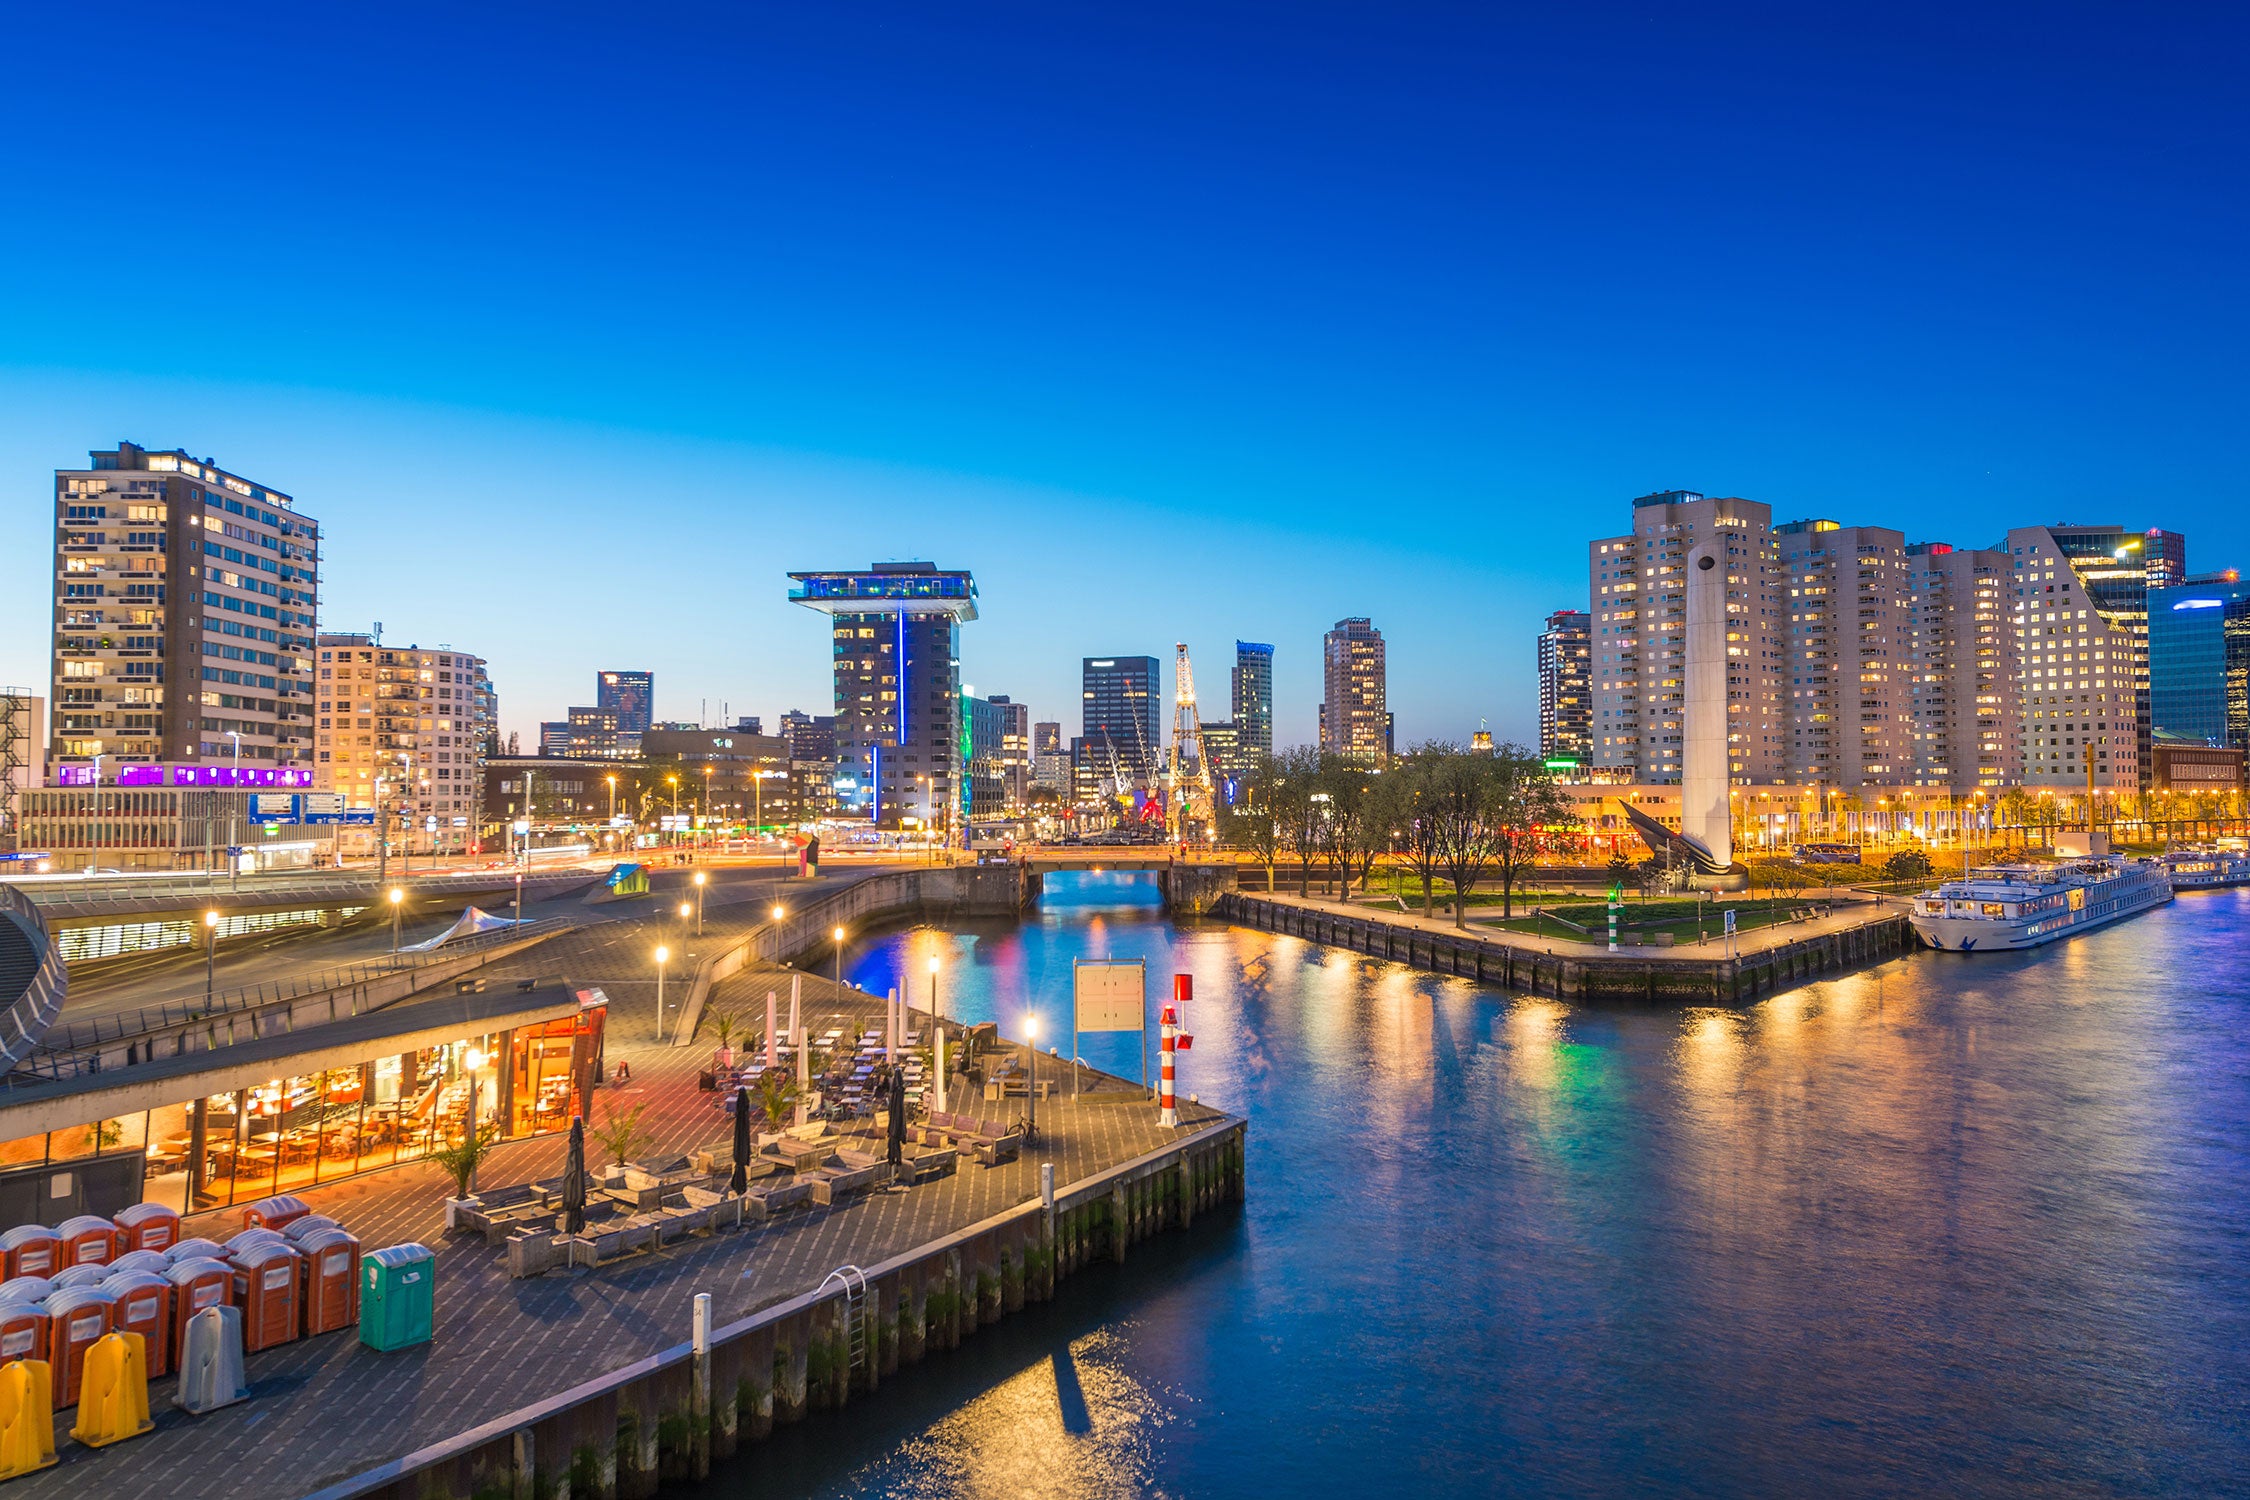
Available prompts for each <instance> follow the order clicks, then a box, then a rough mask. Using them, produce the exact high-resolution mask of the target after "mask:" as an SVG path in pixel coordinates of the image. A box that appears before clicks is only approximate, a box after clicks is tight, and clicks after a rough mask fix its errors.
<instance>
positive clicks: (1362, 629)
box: [1320, 615, 1390, 760]
mask: <svg viewBox="0 0 2250 1500" xmlns="http://www.w3.org/2000/svg"><path fill="white" fill-rule="evenodd" d="M1320 664H1321V685H1322V688H1323V695H1322V698H1321V705H1320V748H1321V749H1323V750H1326V751H1329V752H1331V753H1333V754H1336V755H1349V756H1353V757H1356V758H1358V759H1361V760H1380V759H1382V758H1383V756H1384V754H1385V753H1386V751H1387V747H1388V742H1389V740H1390V717H1389V713H1390V711H1389V709H1388V708H1387V707H1386V706H1385V702H1384V698H1385V693H1386V691H1387V675H1386V669H1385V665H1384V659H1383V633H1382V632H1381V631H1380V630H1377V629H1376V628H1375V626H1374V625H1373V623H1371V622H1370V621H1369V620H1368V619H1367V618H1366V617H1365V616H1362V615H1354V616H1352V617H1351V618H1350V619H1344V620H1338V621H1337V622H1336V628H1335V629H1334V630H1331V631H1329V632H1328V634H1327V635H1325V636H1323V637H1321V643H1320Z"/></svg>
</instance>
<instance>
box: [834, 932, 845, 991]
mask: <svg viewBox="0 0 2250 1500" xmlns="http://www.w3.org/2000/svg"><path fill="white" fill-rule="evenodd" d="M836 987H837V988H838V989H842V988H843V987H844V929H843V928H841V927H839V928H837V929H836Z"/></svg>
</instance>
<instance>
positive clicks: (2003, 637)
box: [1906, 542, 2021, 796]
mask: <svg viewBox="0 0 2250 1500" xmlns="http://www.w3.org/2000/svg"><path fill="white" fill-rule="evenodd" d="M1906 566H1907V582H1908V586H1909V590H1910V593H1909V599H1908V602H1909V605H1910V608H1911V614H1910V631H1911V642H1912V644H1911V647H1910V654H1911V656H1912V659H1913V664H1912V667H1911V672H1912V679H1913V680H1912V691H1911V693H1910V695H1909V701H1910V703H1911V708H1910V710H1909V711H1910V713H1911V714H1912V716H1913V721H1914V766H1915V769H1914V777H1913V781H1914V785H1916V786H1922V787H1945V788H1949V789H1950V790H1951V791H1952V792H1953V794H1954V795H1956V796H1967V795H1969V794H1971V793H1974V792H1978V791H1982V792H1985V793H1986V794H1988V795H1998V793H1999V791H2000V789H2001V788H2003V787H2004V786H2006V785H2008V784H2009V783H2010V782H2011V781H2013V780H2014V779H2015V777H2016V775H2017V768H2018V767H2019V765H2020V764H2021V759H2020V751H2019V747H2018V745H2017V743H2016V736H2017V727H2018V726H2017V714H2016V640H2015V617H2014V604H2013V598H2012V595H2011V593H2010V590H2011V589H2012V588H2013V587H2014V583H2013V570H2012V569H2011V568H2010V567H2009V565H2008V554H2007V553H2005V552H2002V551H1999V550H1997V549H1990V548H1982V547H1962V548H1957V547H1949V546H1947V545H1945V544H1944V543H1943V542H1917V543H1915V544H1914V545H1912V546H1910V547H1908V548H1907V549H1906Z"/></svg>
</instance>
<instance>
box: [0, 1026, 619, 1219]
mask: <svg viewBox="0 0 2250 1500" xmlns="http://www.w3.org/2000/svg"><path fill="white" fill-rule="evenodd" d="M604 1019H605V1006H604V1004H603V1002H602V999H601V996H600V993H599V992H598V991H589V992H587V993H586V994H585V995H583V996H581V995H580V994H578V993H574V992H572V991H570V990H567V989H561V990H558V989H547V990H539V991H532V992H526V993H510V994H505V995H484V994H476V995H459V996H452V997H447V998H444V999H434V1000H427V1001H418V1002H406V1003H401V1004H399V1005H396V1006H392V1007H388V1008H386V1009H383V1010H379V1011H373V1012H370V1013H368V1014H366V1015H362V1016H355V1017H351V1018H349V1019H347V1020H343V1021H338V1022H334V1023H331V1024H329V1025H325V1026H321V1027H318V1028H314V1029H310V1030H307V1031H302V1032H298V1033H296V1034H295V1035H292V1036H277V1037H266V1038H260V1039H258V1040H255V1041H248V1042H244V1043H241V1044H238V1045H235V1046H230V1047H221V1048H217V1049H214V1050H210V1051H202V1052H191V1053H188V1054H187V1055H185V1056H182V1057H166V1058H158V1059H155V1060H153V1061H150V1062H147V1063H142V1064H139V1065H136V1066H131V1067H123V1068H111V1069H107V1070H104V1071H102V1072H99V1073H92V1074H86V1075H83V1076H80V1077H76V1078H69V1079H41V1080H38V1081H36V1082H32V1083H28V1084H22V1085H16V1086H11V1087H7V1088H0V1228H8V1227H13V1226H14V1225H17V1224H27V1223H44V1224H56V1223H60V1222H61V1221H62V1220H63V1219H66V1218H69V1217H70V1216H72V1215H73V1214H78V1213H97V1214H113V1213H115V1212H117V1211H118V1210H119V1209H121V1208H124V1207H126V1206H127V1205H128V1204H131V1203H136V1202H142V1201H148V1202H156V1203H162V1204H165V1205H167V1206H168V1207H171V1208H174V1209H177V1210H178V1211H180V1212H181V1213H195V1212H198V1211H201V1210H204V1209H211V1208H223V1207H225V1206H227V1205H228V1204H232V1203H248V1202H253V1201H255V1200H257V1199H259V1198H264V1197H268V1196H271V1195H272V1194H274V1193H286V1192H294V1191H296V1190H298V1189H301V1188H307V1187H312V1186H314V1185H316V1184H319V1183H326V1182H334V1181H338V1180H340V1179H342V1178H346V1177H352V1176H357V1175H359V1174H361V1173H364V1172H372V1171H380V1170H382V1169H384V1168H386V1167H390V1166H393V1165H396V1164H397V1163H400V1162H409V1161H415V1160H419V1159H421V1158H422V1157H425V1156H427V1155H429V1154H430V1153H431V1152H432V1151H437V1150H442V1149H444V1148H445V1147H447V1146H449V1145H453V1144H457V1143H458V1142H460V1141H461V1140H462V1139H463V1138H464V1137H465V1136H466V1135H467V1134H468V1132H469V1130H470V1128H471V1122H472V1120H473V1121H474V1123H475V1128H478V1129H482V1130H486V1131H490V1132H491V1133H492V1134H494V1135H496V1136H498V1137H500V1138H502V1139H510V1138H520V1137H525V1136H533V1135H544V1134H548V1133H550V1132H554V1131H561V1130H567V1129H568V1128H569V1126H570V1121H571V1117H572V1116H573V1115H574V1114H583V1113H587V1112H588V1110H589V1107H590V1099H591V1090H592V1088H593V1085H594V1082H595V1080H596V1079H598V1078H599V1076H600V1070H601V1062H602V1030H603V1022H604Z"/></svg>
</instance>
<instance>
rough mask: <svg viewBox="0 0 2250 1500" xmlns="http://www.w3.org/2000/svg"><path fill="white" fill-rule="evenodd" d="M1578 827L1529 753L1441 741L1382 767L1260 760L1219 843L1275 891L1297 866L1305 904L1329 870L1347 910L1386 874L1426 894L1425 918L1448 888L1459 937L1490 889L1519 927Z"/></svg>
mask: <svg viewBox="0 0 2250 1500" xmlns="http://www.w3.org/2000/svg"><path fill="white" fill-rule="evenodd" d="M1574 821H1575V819H1574V814H1573V811H1572V804H1571V801H1570V799H1569V797H1568V796H1566V795H1565V794H1564V793H1563V791H1562V789H1561V788H1560V787H1559V786H1557V785H1556V784H1555V780H1554V776H1553V774H1552V773H1551V772H1549V771H1548V769H1547V767H1546V765H1545V764H1544V762H1542V761H1541V760H1540V758H1539V757H1538V756H1536V755H1534V754H1532V753H1531V752H1530V751H1529V750H1526V749H1524V748H1523V747H1522V746H1521V745H1507V744H1504V745H1498V746H1495V747H1494V748H1493V749H1492V750H1490V751H1485V750H1481V749H1480V750H1464V749H1462V748H1461V747H1460V746H1458V745H1452V744H1446V743H1442V742H1438V741H1432V742H1430V743H1428V744H1424V745H1421V746H1418V747H1416V748H1414V749H1412V750H1409V751H1407V752H1405V753H1404V754H1402V755H1396V756H1393V757H1391V758H1390V759H1389V760H1388V761H1386V762H1384V763H1383V764H1381V765H1373V764H1370V763H1368V762H1366V761H1364V760H1358V759H1353V758H1351V757H1348V756H1342V755H1336V754H1333V753H1326V752H1323V751H1320V750H1316V749H1313V748H1311V747H1310V746H1300V747H1297V748H1295V749H1289V750H1283V751H1280V752H1278V753H1276V754H1274V755H1271V756H1265V757H1261V758H1260V759H1259V761H1258V762H1257V764H1256V765H1255V766H1254V767H1253V768H1252V770H1251V773H1250V776H1249V778H1248V780H1247V784H1246V785H1245V787H1244V789H1243V793H1242V795H1241V796H1240V797H1239V798H1238V799H1237V801H1236V805H1235V806H1234V807H1232V808H1230V809H1227V810H1225V811H1224V812H1223V813H1222V814H1221V816H1220V827H1219V833H1220V837H1221V838H1223V839H1225V840H1226V841H1227V842H1228V843H1230V844H1232V845H1234V846H1235V847H1236V848H1239V849H1242V850H1245V851H1247V852H1249V853H1251V854H1253V855H1255V856H1256V857H1257V859H1258V861H1259V863H1261V864H1262V865H1264V866H1265V871H1266V887H1267V889H1269V890H1271V889H1273V888H1274V876H1275V869H1276V866H1278V865H1281V864H1284V863H1290V864H1294V865H1295V867H1296V875H1297V893H1298V894H1299V895H1300V896H1302V895H1308V894H1310V892H1311V888H1312V881H1313V872H1314V871H1315V869H1318V870H1319V871H1320V872H1321V873H1322V875H1323V877H1324V883H1325V884H1327V885H1330V886H1332V887H1333V888H1334V890H1335V893H1336V895H1337V897H1338V898H1339V899H1341V900H1347V901H1348V900H1350V899H1351V893H1352V888H1353V887H1354V886H1355V885H1357V886H1359V887H1360V888H1361V890H1362V891H1363V892H1364V891H1365V889H1366V886H1367V882H1368V879H1369V877H1370V875H1371V873H1372V872H1373V871H1374V869H1375V867H1376V866H1377V865H1378V864H1386V865H1389V866H1392V867H1394V868H1398V869H1402V870H1404V871H1405V872H1407V873H1410V874H1411V875H1412V877H1413V878H1414V879H1415V881H1417V882H1418V883H1419V885H1420V888H1421V895H1422V910H1423V914H1424V915H1426V916H1434V915H1435V914H1436V903H1437V891H1438V887H1439V886H1441V885H1442V886H1443V887H1444V888H1445V890H1446V892H1447V893H1448V897H1449V899H1448V905H1450V907H1451V908H1452V914H1453V921H1454V925H1455V926H1465V925H1466V924H1467V907H1468V905H1469V902H1470V898H1471V897H1472V896H1473V895H1474V894H1475V892H1476V890H1477V889H1478V887H1480V886H1486V885H1490V886H1493V887H1496V888H1497V889H1498V891H1499V893H1500V908H1501V915H1502V917H1503V918H1506V917H1512V916H1514V915H1515V901H1516V894H1517V891H1518V889H1519V887H1520V886H1521V885H1522V884H1523V882H1524V880H1525V878H1526V877H1527V876H1528V875H1529V874H1530V872H1531V871H1532V869H1533V868H1534V867H1535V866H1536V865H1537V863H1538V861H1539V859H1540V857H1541V856H1542V855H1544V854H1549V853H1553V852H1556V851H1558V850H1560V849H1561V848H1563V847H1565V846H1566V844H1567V843H1571V842H1576V834H1575V829H1574V827H1573V824H1574Z"/></svg>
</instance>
